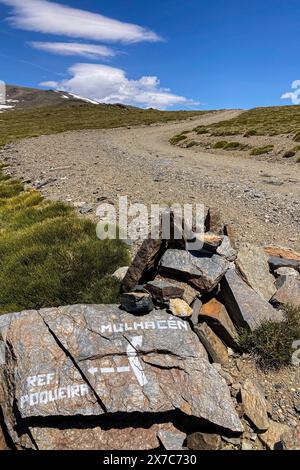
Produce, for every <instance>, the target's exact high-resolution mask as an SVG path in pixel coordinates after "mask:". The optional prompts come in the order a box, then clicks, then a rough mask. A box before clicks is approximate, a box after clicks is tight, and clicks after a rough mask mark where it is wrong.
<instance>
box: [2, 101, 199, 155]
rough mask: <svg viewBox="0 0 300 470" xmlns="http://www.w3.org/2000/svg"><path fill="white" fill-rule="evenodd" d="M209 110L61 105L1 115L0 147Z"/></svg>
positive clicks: (163, 120) (181, 116)
mask: <svg viewBox="0 0 300 470" xmlns="http://www.w3.org/2000/svg"><path fill="white" fill-rule="evenodd" d="M207 112H208V111H158V110H156V109H140V108H134V107H130V106H123V105H105V104H99V105H92V104H85V103H83V104H68V105H66V104H65V103H64V104H61V105H58V106H47V107H44V108H34V109H27V110H16V111H11V112H6V113H3V114H1V118H0V147H1V146H3V145H5V144H8V143H10V142H12V141H14V140H17V139H23V138H26V137H38V136H40V135H49V134H57V133H60V132H65V131H76V130H83V129H110V128H113V127H123V126H133V125H143V124H144V125H145V124H154V123H159V122H162V123H163V122H170V121H176V120H184V119H189V118H192V117H199V116H200V115H204V114H206V113H207Z"/></svg>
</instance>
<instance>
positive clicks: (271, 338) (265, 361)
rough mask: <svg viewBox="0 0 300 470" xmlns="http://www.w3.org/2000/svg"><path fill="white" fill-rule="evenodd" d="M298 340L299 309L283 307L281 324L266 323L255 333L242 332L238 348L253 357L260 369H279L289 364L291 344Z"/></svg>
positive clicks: (299, 336) (291, 351)
mask: <svg viewBox="0 0 300 470" xmlns="http://www.w3.org/2000/svg"><path fill="white" fill-rule="evenodd" d="M299 339H300V308H299V307H298V308H295V307H291V306H286V307H285V320H284V321H283V322H279V323H276V322H272V321H268V322H265V323H264V324H262V325H261V326H260V327H259V328H258V329H256V330H255V331H248V330H242V332H241V336H240V346H241V348H242V349H243V350H244V351H245V352H248V353H251V354H253V355H254V356H255V358H256V360H257V363H258V364H259V366H260V367H261V368H262V369H280V368H281V367H284V366H288V365H290V364H291V358H292V354H293V352H294V351H293V349H292V344H293V342H294V341H296V340H299Z"/></svg>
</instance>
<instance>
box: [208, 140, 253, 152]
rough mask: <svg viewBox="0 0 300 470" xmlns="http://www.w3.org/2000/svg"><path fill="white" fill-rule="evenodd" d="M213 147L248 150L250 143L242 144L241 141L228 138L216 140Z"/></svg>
mask: <svg viewBox="0 0 300 470" xmlns="http://www.w3.org/2000/svg"><path fill="white" fill-rule="evenodd" d="M212 148H213V149H223V150H247V149H249V145H246V144H242V143H241V142H227V140H220V141H219V142H216V143H215V144H214V145H213V147H212Z"/></svg>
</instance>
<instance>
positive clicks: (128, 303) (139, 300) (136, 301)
mask: <svg viewBox="0 0 300 470" xmlns="http://www.w3.org/2000/svg"><path fill="white" fill-rule="evenodd" d="M121 305H122V307H123V308H124V310H126V312H129V313H149V312H151V311H152V310H153V309H154V305H153V302H152V297H151V295H150V294H145V293H143V292H128V293H126V294H123V295H122V297H121Z"/></svg>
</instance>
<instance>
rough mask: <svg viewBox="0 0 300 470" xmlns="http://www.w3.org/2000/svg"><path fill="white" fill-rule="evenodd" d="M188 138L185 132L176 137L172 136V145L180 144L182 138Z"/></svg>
mask: <svg viewBox="0 0 300 470" xmlns="http://www.w3.org/2000/svg"><path fill="white" fill-rule="evenodd" d="M185 139H187V136H186V135H185V134H178V135H175V136H174V137H172V138H171V139H170V140H169V142H170V144H171V145H177V144H179V142H181V141H182V140H185Z"/></svg>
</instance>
